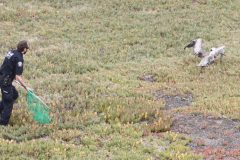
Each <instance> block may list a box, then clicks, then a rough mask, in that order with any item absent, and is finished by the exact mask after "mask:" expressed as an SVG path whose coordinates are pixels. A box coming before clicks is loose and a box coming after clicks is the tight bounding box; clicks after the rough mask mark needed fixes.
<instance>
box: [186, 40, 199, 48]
mask: <svg viewBox="0 0 240 160" xmlns="http://www.w3.org/2000/svg"><path fill="white" fill-rule="evenodd" d="M195 44H196V41H192V42H191V43H189V44H188V45H186V46H185V47H184V49H186V48H191V47H193V46H194V45H195Z"/></svg>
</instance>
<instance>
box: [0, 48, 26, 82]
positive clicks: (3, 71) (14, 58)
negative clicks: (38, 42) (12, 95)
mask: <svg viewBox="0 0 240 160" xmlns="http://www.w3.org/2000/svg"><path fill="white" fill-rule="evenodd" d="M23 63H24V60H23V54H22V53H20V52H18V51H17V50H11V51H9V52H8V53H7V54H6V57H5V59H4V61H3V64H2V66H1V68H0V76H1V77H2V78H1V81H3V80H4V79H5V81H8V82H7V83H9V84H11V83H12V81H13V80H14V79H15V76H16V75H22V73H23Z"/></svg>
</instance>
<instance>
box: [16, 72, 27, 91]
mask: <svg viewBox="0 0 240 160" xmlns="http://www.w3.org/2000/svg"><path fill="white" fill-rule="evenodd" d="M15 79H16V81H18V82H19V83H20V84H21V86H23V88H25V89H26V90H27V91H28V87H27V86H26V84H25V83H24V80H23V78H22V76H20V75H16V77H15Z"/></svg>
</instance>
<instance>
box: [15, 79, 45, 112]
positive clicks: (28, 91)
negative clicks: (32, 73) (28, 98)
mask: <svg viewBox="0 0 240 160" xmlns="http://www.w3.org/2000/svg"><path fill="white" fill-rule="evenodd" d="M15 82H16V83H17V84H19V85H20V86H21V87H23V86H22V85H21V83H20V82H18V81H17V80H15ZM23 88H24V89H25V90H26V91H27V94H29V93H30V94H32V95H34V96H35V97H36V98H37V99H38V100H39V101H40V102H42V103H43V104H44V105H45V106H46V107H47V108H48V109H50V108H49V107H48V105H46V103H44V102H43V101H42V100H41V98H40V97H38V96H37V95H36V94H34V93H33V91H31V90H28V89H26V88H25V87H23Z"/></svg>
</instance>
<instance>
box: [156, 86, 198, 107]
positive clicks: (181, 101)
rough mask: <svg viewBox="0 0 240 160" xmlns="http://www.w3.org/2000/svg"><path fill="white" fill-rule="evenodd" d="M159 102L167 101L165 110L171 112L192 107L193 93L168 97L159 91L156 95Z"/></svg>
mask: <svg viewBox="0 0 240 160" xmlns="http://www.w3.org/2000/svg"><path fill="white" fill-rule="evenodd" d="M155 97H156V98H157V100H160V99H163V100H164V101H165V109H166V110H170V109H173V108H178V107H185V106H190V105H191V103H192V101H193V96H192V94H191V93H188V94H185V95H180V94H176V95H167V94H165V93H164V92H163V91H161V90H160V91H157V92H156V93H155Z"/></svg>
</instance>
